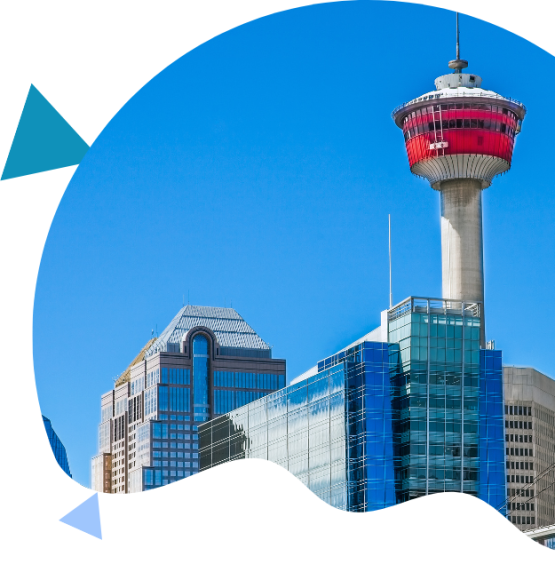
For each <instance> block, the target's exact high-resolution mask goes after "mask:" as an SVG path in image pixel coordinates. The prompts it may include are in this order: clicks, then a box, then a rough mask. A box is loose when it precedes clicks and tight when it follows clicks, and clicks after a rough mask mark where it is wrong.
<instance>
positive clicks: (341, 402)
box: [199, 343, 396, 511]
mask: <svg viewBox="0 0 555 564" xmlns="http://www.w3.org/2000/svg"><path fill="white" fill-rule="evenodd" d="M394 348H396V347H394ZM389 364H390V360H389V346H388V345H387V344H386V343H363V344H361V345H358V346H356V347H353V348H351V349H349V350H348V351H345V352H343V353H340V354H339V355H335V356H334V357H330V359H327V360H326V361H324V362H323V363H321V366H320V370H319V372H318V374H316V375H314V376H311V377H310V378H308V379H307V380H304V381H302V382H299V383H298V384H294V385H291V386H289V387H287V388H285V389H283V390H280V391H278V392H276V393H273V394H270V395H268V396H266V397H264V398H261V399H259V400H257V401H254V402H252V403H250V404H248V405H247V406H244V407H242V408H240V409H237V410H234V411H232V412H231V413H229V414H227V415H224V416H223V417H219V418H217V419H214V420H213V421H211V422H209V423H206V424H204V425H201V426H200V432H199V438H200V446H201V469H207V468H210V467H212V466H216V465H218V464H221V463H223V462H226V461H228V460H235V459H239V458H263V459H266V460H271V461H273V462H276V463H277V464H280V465H281V466H283V467H284V468H287V469H288V470H290V471H291V472H292V473H293V474H295V475H296V476H297V477H298V478H299V479H300V480H301V481H302V482H303V483H305V484H306V485H307V486H308V487H309V488H310V489H311V490H312V491H313V492H314V493H316V495H318V497H320V498H321V499H323V500H325V501H326V502H328V503H331V504H332V505H333V506H335V507H338V508H341V509H349V510H353V511H367V510H372V509H380V508H383V507H387V506H389V505H392V504H394V503H395V494H394V471H393V443H392V419H391V408H390V403H391V402H390V398H389V395H390V386H389V380H390V377H389Z"/></svg>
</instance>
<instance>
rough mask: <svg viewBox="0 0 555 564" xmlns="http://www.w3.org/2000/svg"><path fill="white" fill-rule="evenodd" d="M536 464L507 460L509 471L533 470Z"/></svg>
mask: <svg viewBox="0 0 555 564" xmlns="http://www.w3.org/2000/svg"><path fill="white" fill-rule="evenodd" d="M533 469H534V463H533V462H518V461H517V462H515V461H514V460H513V461H510V462H509V461H508V460H507V470H533Z"/></svg>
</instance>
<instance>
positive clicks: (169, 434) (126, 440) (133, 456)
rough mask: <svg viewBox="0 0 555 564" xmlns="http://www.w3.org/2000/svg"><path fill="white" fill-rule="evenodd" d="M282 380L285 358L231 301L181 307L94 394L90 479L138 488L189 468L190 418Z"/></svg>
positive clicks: (192, 469) (192, 463) (193, 450)
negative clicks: (97, 408)
mask: <svg viewBox="0 0 555 564" xmlns="http://www.w3.org/2000/svg"><path fill="white" fill-rule="evenodd" d="M284 386H285V360H278V359H272V351H271V348H270V346H269V345H268V344H267V343H265V342H264V341H263V340H262V339H261V338H260V337H259V336H258V335H257V334H256V333H255V331H254V330H253V329H252V328H251V327H250V326H249V325H248V324H247V323H246V322H245V320H244V319H243V318H242V317H241V316H240V315H239V314H238V313H237V312H236V311H235V310H234V309H232V308H215V307H201V306H191V305H187V306H185V307H183V308H182V309H181V310H180V311H179V312H178V314H177V315H176V316H175V317H174V318H173V320H172V321H171V323H170V324H169V325H168V327H166V329H165V330H164V331H163V332H162V334H161V335H160V337H159V338H156V339H151V340H150V341H149V342H148V343H147V344H146V345H145V347H143V349H142V350H141V352H140V353H139V355H137V357H136V358H135V359H134V360H133V362H132V363H131V364H130V365H129V367H128V368H127V370H126V371H125V372H124V373H123V374H122V375H121V376H120V378H119V379H118V380H117V381H116V384H115V387H114V389H113V390H111V391H110V392H108V393H106V394H104V395H103V396H102V400H101V423H100V426H99V451H98V455H96V456H95V457H93V459H92V465H91V484H92V487H93V488H94V489H97V490H98V491H107V492H112V493H131V492H139V491H143V490H146V489H152V488H155V487H159V486H162V485H165V484H168V483H171V482H174V481H176V480H180V479H182V478H185V477H187V476H190V475H191V474H195V473H197V472H198V469H199V461H198V425H199V424H200V423H201V422H204V421H208V420H209V419H211V418H213V417H215V416H218V415H220V414H222V413H226V412H228V411H230V410H232V409H235V408H237V407H240V406H242V405H244V404H246V403H248V402H251V401H253V400H256V399H258V398H260V397H263V396H264V395H266V394H268V393H270V392H273V391H276V390H278V389H280V388H282V387H284ZM108 476H109V479H108Z"/></svg>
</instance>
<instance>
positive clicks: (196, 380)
mask: <svg viewBox="0 0 555 564" xmlns="http://www.w3.org/2000/svg"><path fill="white" fill-rule="evenodd" d="M193 397H194V399H193V404H194V411H195V420H197V421H202V420H203V419H206V418H208V409H209V405H208V340H207V339H206V337H204V336H202V335H197V336H196V337H194V339H193Z"/></svg>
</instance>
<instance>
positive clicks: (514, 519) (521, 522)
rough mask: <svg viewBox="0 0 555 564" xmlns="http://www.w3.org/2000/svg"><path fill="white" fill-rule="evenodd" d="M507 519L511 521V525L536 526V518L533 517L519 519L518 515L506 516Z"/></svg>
mask: <svg viewBox="0 0 555 564" xmlns="http://www.w3.org/2000/svg"><path fill="white" fill-rule="evenodd" d="M507 519H509V521H511V523H513V524H514V525H535V524H536V518H535V517H534V516H532V517H525V516H524V515H523V516H522V517H521V516H520V515H516V516H515V515H512V516H508V517H507Z"/></svg>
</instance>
